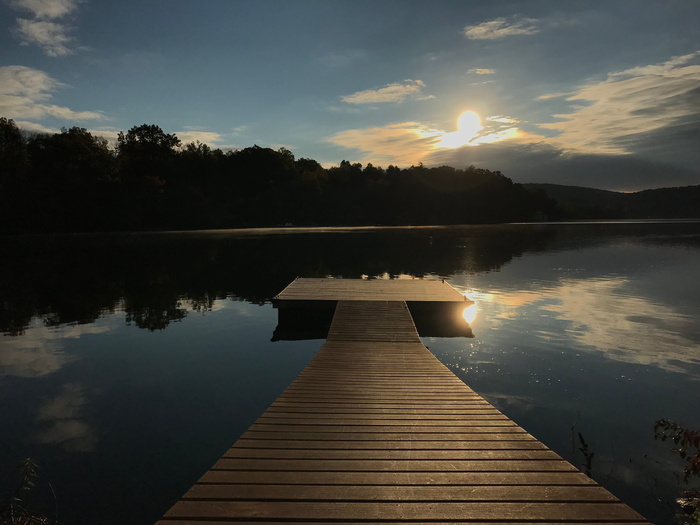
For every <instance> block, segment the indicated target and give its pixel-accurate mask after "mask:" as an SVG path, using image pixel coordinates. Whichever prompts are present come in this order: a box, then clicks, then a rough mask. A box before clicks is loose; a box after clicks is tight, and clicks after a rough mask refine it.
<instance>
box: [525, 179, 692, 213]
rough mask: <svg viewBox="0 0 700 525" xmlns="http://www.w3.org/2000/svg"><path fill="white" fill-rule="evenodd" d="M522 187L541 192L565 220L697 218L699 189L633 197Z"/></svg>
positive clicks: (642, 193) (560, 187)
mask: <svg viewBox="0 0 700 525" xmlns="http://www.w3.org/2000/svg"><path fill="white" fill-rule="evenodd" d="M522 186H524V187H525V188H526V189H527V190H528V191H535V190H542V191H544V192H545V193H546V194H547V196H548V197H549V198H551V199H554V200H555V201H556V202H557V204H558V206H559V208H560V210H561V211H562V212H563V214H564V215H565V217H566V218H569V219H696V218H700V185H698V186H685V187H680V188H659V189H655V190H644V191H639V192H635V193H620V192H616V191H608V190H598V189H594V188H583V187H580V186H563V185H559V184H538V183H532V184H523V185H522Z"/></svg>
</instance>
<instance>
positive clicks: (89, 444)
mask: <svg viewBox="0 0 700 525" xmlns="http://www.w3.org/2000/svg"><path fill="white" fill-rule="evenodd" d="M85 405H87V399H86V392H85V387H83V386H82V385H80V384H77V383H68V384H66V385H63V389H62V391H61V393H60V394H59V395H57V396H55V397H53V398H50V399H48V400H47V401H45V402H44V403H43V404H42V405H41V407H40V408H39V413H38V414H37V418H36V420H37V423H38V424H39V425H40V426H41V427H43V428H42V430H39V431H38V432H35V433H34V434H33V435H32V437H31V440H32V442H34V443H39V444H42V445H47V444H56V445H60V446H61V447H63V448H64V449H66V450H68V451H72V452H91V451H93V450H94V449H95V446H96V445H97V435H96V433H95V431H94V430H93V428H92V427H91V426H90V425H89V424H88V423H86V422H85V421H84V420H83V419H82V413H83V409H84V408H85Z"/></svg>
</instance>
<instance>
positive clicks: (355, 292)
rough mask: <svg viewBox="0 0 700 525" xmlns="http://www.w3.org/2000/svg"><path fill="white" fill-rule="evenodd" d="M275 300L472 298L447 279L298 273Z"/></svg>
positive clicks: (444, 300)
mask: <svg viewBox="0 0 700 525" xmlns="http://www.w3.org/2000/svg"><path fill="white" fill-rule="evenodd" d="M273 300H274V301H405V302H408V303H410V302H442V303H445V302H461V303H465V302H466V304H467V305H469V304H471V303H472V301H470V300H469V299H467V298H466V297H464V296H463V295H462V294H461V293H459V292H458V291H457V290H455V289H454V288H452V287H451V286H450V285H449V284H447V283H446V282H444V281H438V280H427V279H329V278H325V279H311V278H302V277H298V278H296V279H295V280H294V281H292V282H291V284H289V286H287V287H286V288H285V289H284V290H282V291H281V292H280V293H279V294H278V295H277V296H276V297H275V298H274V299H273Z"/></svg>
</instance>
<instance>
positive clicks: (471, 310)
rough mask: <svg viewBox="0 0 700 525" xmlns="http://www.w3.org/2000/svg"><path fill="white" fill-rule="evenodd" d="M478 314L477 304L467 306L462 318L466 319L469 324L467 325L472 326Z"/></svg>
mask: <svg viewBox="0 0 700 525" xmlns="http://www.w3.org/2000/svg"><path fill="white" fill-rule="evenodd" d="M477 313H478V310H477V306H476V303H474V304H472V305H471V306H467V307H466V308H465V309H464V312H462V317H464V320H465V321H466V322H467V324H469V325H471V324H473V323H474V320H475V319H476V315H477Z"/></svg>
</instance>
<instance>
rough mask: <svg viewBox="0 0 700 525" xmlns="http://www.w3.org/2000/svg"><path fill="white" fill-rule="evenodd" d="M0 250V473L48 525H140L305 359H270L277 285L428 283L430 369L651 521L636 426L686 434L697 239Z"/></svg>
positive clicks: (671, 232)
mask: <svg viewBox="0 0 700 525" xmlns="http://www.w3.org/2000/svg"><path fill="white" fill-rule="evenodd" d="M0 250H2V253H3V254H13V257H2V258H0V331H2V332H3V335H2V336H1V337H0V420H1V421H3V422H9V423H8V424H5V425H0V450H3V452H4V453H5V455H4V456H3V458H2V464H0V471H3V472H7V471H10V470H11V469H12V468H14V466H15V465H16V464H17V462H18V461H19V459H21V458H24V457H27V456H31V457H33V458H35V459H36V460H37V462H38V463H39V465H40V467H41V469H42V472H44V473H45V474H44V475H45V476H46V477H47V478H49V479H51V481H52V485H53V487H54V488H56V489H57V492H58V493H59V494H58V495H59V505H60V506H61V511H60V515H61V516H62V517H63V518H64V521H65V522H66V523H105V524H109V523H133V524H139V523H152V522H154V521H155V520H156V519H157V518H158V517H159V516H160V515H162V513H163V512H164V511H165V510H166V509H167V508H169V507H170V505H171V504H172V503H173V502H174V501H175V500H177V499H178V498H179V497H180V496H181V495H182V494H183V493H184V491H185V490H187V488H188V487H189V486H191V485H192V483H194V482H195V481H196V479H198V477H199V476H200V475H201V473H202V472H204V471H205V470H206V469H207V468H209V467H210V466H211V465H212V463H213V462H214V461H215V460H216V458H218V457H219V456H220V455H221V454H222V453H223V452H224V451H225V450H226V448H227V447H228V446H230V445H231V443H232V442H233V441H234V440H235V439H236V437H237V436H238V435H240V433H241V432H243V431H244V430H245V429H246V428H247V427H248V426H249V425H250V424H251V423H252V422H253V421H254V420H255V418H257V416H258V415H259V414H260V413H262V411H263V410H264V409H265V408H266V407H267V406H268V405H269V404H270V403H271V402H272V400H274V399H275V397H276V396H277V395H279V393H281V392H282V391H283V390H284V388H285V387H286V386H287V385H288V384H289V382H291V380H292V379H293V378H294V377H295V376H296V375H297V374H298V372H299V371H301V369H303V367H304V366H305V364H306V362H308V360H309V359H310V358H311V356H312V355H313V354H314V352H315V351H316V350H317V348H318V347H320V341H308V340H306V341H279V342H275V343H272V342H270V341H269V339H270V334H272V333H273V331H274V329H275V326H276V324H277V312H276V311H275V310H273V308H272V307H271V305H270V304H269V301H270V298H271V297H273V296H274V295H275V294H276V293H278V292H279V291H280V290H282V288H284V286H286V285H287V284H288V283H289V282H291V281H292V280H293V279H294V277H296V276H305V277H323V276H336V277H357V278H360V277H361V276H363V275H365V276H367V278H410V277H424V278H434V279H438V278H445V279H447V280H448V282H450V284H452V285H453V286H455V287H457V288H458V289H459V290H460V291H461V292H462V293H464V294H465V295H467V296H468V297H469V298H470V299H472V300H474V301H475V302H476V305H475V306H474V307H472V308H471V309H467V312H464V309H463V308H462V309H460V310H459V311H458V312H456V318H457V319H456V320H457V321H459V323H458V324H459V325H460V326H461V327H464V326H465V325H466V326H469V325H471V326H472V327H473V329H474V335H475V336H476V337H475V338H472V339H465V338H463V337H459V338H443V337H430V334H431V332H430V331H426V332H425V334H428V337H427V339H426V344H427V345H428V346H429V347H430V349H431V351H433V352H434V353H435V354H436V355H437V356H438V357H439V358H440V359H441V360H443V362H445V363H446V364H447V365H448V366H449V367H450V368H451V369H452V370H454V371H455V373H457V374H458V375H459V377H460V378H462V379H464V380H465V382H467V383H468V384H469V386H471V387H472V388H474V389H475V390H476V391H477V392H479V393H480V394H482V395H484V396H485V397H487V398H488V399H489V400H490V401H491V402H492V403H494V404H495V405H496V406H497V407H499V408H500V409H501V410H503V411H504V412H505V413H506V414H507V415H508V416H509V417H511V418H513V419H515V420H516V422H518V423H519V424H521V425H522V426H523V427H524V428H526V429H527V430H528V431H529V432H530V433H532V434H533V435H535V436H536V437H537V438H538V439H540V440H542V441H544V442H545V443H546V444H547V445H549V446H550V447H552V448H553V449H554V450H555V451H556V452H557V453H559V454H560V455H562V456H564V457H565V458H566V459H569V460H572V461H575V462H576V461H579V460H578V459H576V456H575V455H573V454H572V452H573V450H572V427H574V428H575V430H576V432H578V431H581V432H582V434H583V435H584V436H585V439H586V442H587V443H588V444H589V446H590V447H591V449H592V450H594V451H595V454H596V456H595V458H596V461H595V464H594V465H593V475H594V477H596V479H597V480H598V481H600V482H602V483H604V484H605V485H606V486H607V487H608V488H609V489H611V490H612V491H613V493H615V494H616V495H617V496H618V497H621V498H623V500H624V501H626V502H628V503H630V504H632V506H633V507H635V508H637V509H638V510H640V511H642V512H643V514H645V515H646V516H647V517H648V518H649V519H650V520H652V521H654V522H656V523H667V522H669V520H670V519H672V518H671V517H672V515H673V512H674V510H673V508H672V507H670V506H669V507H667V508H659V505H658V504H657V503H655V502H658V501H659V500H664V501H670V502H673V501H674V499H675V491H677V488H678V487H677V484H676V481H675V479H674V478H673V475H672V474H671V472H672V469H673V468H675V467H676V466H677V465H675V464H673V458H668V461H667V460H666V459H665V458H667V456H668V452H667V450H666V448H664V447H663V446H661V445H660V444H658V445H659V446H658V447H656V445H657V443H655V442H654V441H653V433H652V426H653V422H654V421H655V420H657V419H659V418H672V419H674V420H676V421H679V422H681V423H685V425H686V426H688V427H697V426H699V425H698V423H697V422H698V421H700V414H698V412H697V406H696V404H695V403H693V402H692V400H694V399H695V397H697V396H696V394H695V392H696V391H697V385H698V379H699V378H700V348H699V346H698V345H700V325H698V324H697V323H695V322H694V320H695V319H697V318H698V317H699V316H700V303H699V299H698V298H699V297H700V280H697V279H694V276H695V274H696V272H697V268H699V267H700V225H698V224H681V225H668V224H651V225H634V224H632V225H568V226H551V225H542V226H494V227H457V228H425V229H422V228H414V229H410V228H409V229H399V230H382V229H363V230H359V231H355V232H345V231H335V230H333V231H327V232H324V233H320V234H312V233H309V232H297V233H289V232H285V233H279V232H278V233H269V234H267V235H255V234H251V233H245V234H243V233H240V232H211V233H206V232H205V233H183V234H145V235H111V236H98V235H88V236H63V237H60V236H57V237H47V238H43V237H32V238H14V239H8V238H0ZM465 314H466V315H465ZM471 316H474V317H473V318H472V317H471ZM465 321H467V322H469V324H468V325H467V323H466V322H465ZM127 323H129V324H127ZM444 326H445V324H444V322H443V321H440V327H441V328H444ZM439 333H440V332H438V331H435V332H432V334H433V335H435V334H439ZM303 335H304V336H306V335H308V334H303ZM312 335H313V334H312ZM448 335H449V334H448ZM290 338H291V337H290ZM281 339H284V337H281ZM688 400H691V401H690V402H689V401H688ZM655 447H656V448H655ZM4 481H5V480H3V479H1V478H0V492H2V489H3V483H4ZM649 487H653V490H651V489H650V488H649ZM44 489H45V490H44V495H45V496H46V503H47V505H48V508H47V512H48V513H51V512H52V509H53V506H54V499H53V497H52V495H51V492H50V490H49V489H48V487H44ZM37 490H38V493H40V492H41V488H40V487H39V488H38V489H37ZM3 494H4V492H3ZM96 494H99V495H100V497H89V498H86V497H85V495H90V496H93V495H96ZM0 495H1V494H0ZM124 500H128V501H129V502H130V505H129V506H128V508H127V507H126V506H124V505H121V502H123V501H124Z"/></svg>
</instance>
